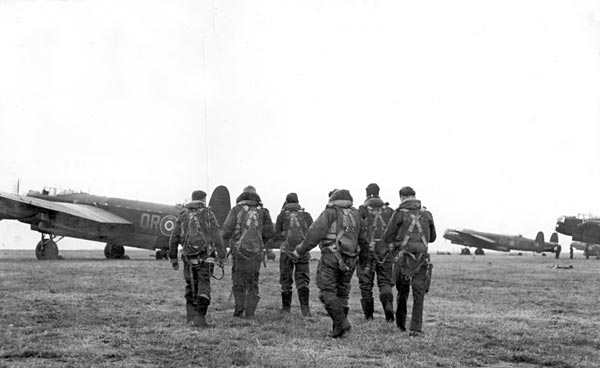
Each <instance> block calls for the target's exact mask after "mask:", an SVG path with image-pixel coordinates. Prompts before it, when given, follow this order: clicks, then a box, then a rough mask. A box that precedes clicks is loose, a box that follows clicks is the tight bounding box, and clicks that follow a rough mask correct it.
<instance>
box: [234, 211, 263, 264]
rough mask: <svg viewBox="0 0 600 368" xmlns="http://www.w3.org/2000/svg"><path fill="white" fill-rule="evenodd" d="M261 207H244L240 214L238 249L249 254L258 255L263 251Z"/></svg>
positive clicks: (238, 219)
mask: <svg viewBox="0 0 600 368" xmlns="http://www.w3.org/2000/svg"><path fill="white" fill-rule="evenodd" d="M260 210H261V208H260V207H255V206H247V205H245V206H242V210H241V211H240V212H238V218H237V225H238V226H239V229H240V238H239V240H238V241H237V242H236V247H237V249H242V250H244V251H246V252H248V253H252V254H258V253H259V252H261V251H262V250H263V246H264V244H263V240H262V216H261V212H260Z"/></svg>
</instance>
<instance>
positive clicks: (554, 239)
mask: <svg viewBox="0 0 600 368" xmlns="http://www.w3.org/2000/svg"><path fill="white" fill-rule="evenodd" d="M550 243H558V234H557V233H552V236H550Z"/></svg>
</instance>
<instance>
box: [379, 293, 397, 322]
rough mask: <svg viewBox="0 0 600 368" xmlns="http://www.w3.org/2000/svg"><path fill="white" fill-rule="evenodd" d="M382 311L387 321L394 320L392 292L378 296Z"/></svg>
mask: <svg viewBox="0 0 600 368" xmlns="http://www.w3.org/2000/svg"><path fill="white" fill-rule="evenodd" d="M379 300H381V305H382V306H383V311H384V313H385V320H386V321H388V322H394V295H393V294H382V295H380V296H379Z"/></svg>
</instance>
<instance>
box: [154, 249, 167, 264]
mask: <svg viewBox="0 0 600 368" xmlns="http://www.w3.org/2000/svg"><path fill="white" fill-rule="evenodd" d="M156 259H158V260H159V261H160V260H161V259H169V250H168V249H159V250H157V251H156Z"/></svg>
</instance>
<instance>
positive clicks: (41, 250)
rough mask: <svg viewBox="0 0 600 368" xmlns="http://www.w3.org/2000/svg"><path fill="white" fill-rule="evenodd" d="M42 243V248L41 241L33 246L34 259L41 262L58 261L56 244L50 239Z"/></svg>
mask: <svg viewBox="0 0 600 368" xmlns="http://www.w3.org/2000/svg"><path fill="white" fill-rule="evenodd" d="M43 242H44V244H43V246H42V240H40V241H39V242H38V243H37V245H36V246H35V257H36V258H37V259H41V260H48V259H59V256H58V246H57V245H56V243H55V242H54V241H53V240H51V239H44V240H43Z"/></svg>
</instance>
